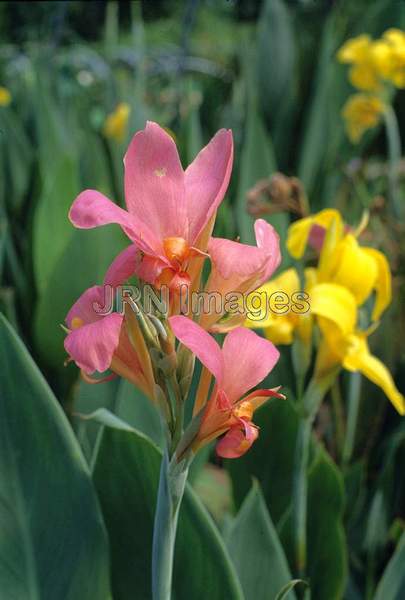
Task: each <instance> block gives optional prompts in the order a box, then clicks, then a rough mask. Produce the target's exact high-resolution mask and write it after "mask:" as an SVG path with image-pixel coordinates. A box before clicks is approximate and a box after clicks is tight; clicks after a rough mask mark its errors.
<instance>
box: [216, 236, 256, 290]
mask: <svg viewBox="0 0 405 600" xmlns="http://www.w3.org/2000/svg"><path fill="white" fill-rule="evenodd" d="M208 253H209V255H210V257H211V262H212V265H213V268H215V269H217V270H218V272H219V274H220V275H221V277H223V278H224V279H231V277H232V276H233V275H238V276H239V277H241V278H242V279H243V280H245V279H250V278H251V277H252V276H253V275H255V274H256V273H260V272H262V271H263V269H264V263H265V260H266V255H265V254H264V252H263V251H262V250H260V249H259V248H257V247H256V246H249V245H247V244H240V243H239V242H232V241H231V240H225V239H222V238H211V240H210V242H209V244H208ZM235 291H236V290H235Z"/></svg>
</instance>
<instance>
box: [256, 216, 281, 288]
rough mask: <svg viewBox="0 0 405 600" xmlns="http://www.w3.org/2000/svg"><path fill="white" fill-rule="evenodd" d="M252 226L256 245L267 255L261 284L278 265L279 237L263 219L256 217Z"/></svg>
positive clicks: (279, 253)
mask: <svg viewBox="0 0 405 600" xmlns="http://www.w3.org/2000/svg"><path fill="white" fill-rule="evenodd" d="M254 227H255V235H256V242H257V247H258V248H260V249H261V250H262V251H264V252H265V253H266V255H267V261H266V270H265V272H264V273H263V281H261V282H260V284H261V283H263V282H264V281H266V280H267V279H269V277H271V276H272V274H273V273H274V271H275V270H276V269H277V267H278V266H279V265H280V262H281V252H280V237H279V235H278V233H277V232H276V230H275V229H274V227H272V225H270V223H267V221H265V220H264V219H257V220H256V221H255V225H254ZM260 284H259V285H260Z"/></svg>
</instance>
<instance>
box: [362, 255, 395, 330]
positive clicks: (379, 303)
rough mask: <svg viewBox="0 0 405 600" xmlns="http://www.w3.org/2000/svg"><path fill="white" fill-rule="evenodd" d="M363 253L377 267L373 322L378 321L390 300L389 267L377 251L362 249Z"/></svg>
mask: <svg viewBox="0 0 405 600" xmlns="http://www.w3.org/2000/svg"><path fill="white" fill-rule="evenodd" d="M363 252H365V253H366V254H368V256H370V257H372V258H373V260H374V262H375V264H376V267H377V276H376V279H375V282H374V289H375V291H376V299H375V303H374V308H373V312H372V315H371V318H372V320H373V321H378V319H379V318H380V316H381V314H382V313H383V312H384V310H385V309H386V308H387V306H389V304H390V303H391V300H392V285H391V271H390V266H389V264H388V260H387V259H386V257H385V256H384V254H383V253H382V252H380V251H379V250H375V249H374V248H363Z"/></svg>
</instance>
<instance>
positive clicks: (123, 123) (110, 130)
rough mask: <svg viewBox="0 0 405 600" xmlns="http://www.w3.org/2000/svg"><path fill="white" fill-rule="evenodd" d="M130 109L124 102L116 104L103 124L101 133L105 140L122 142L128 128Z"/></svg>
mask: <svg viewBox="0 0 405 600" xmlns="http://www.w3.org/2000/svg"><path fill="white" fill-rule="evenodd" d="M130 114H131V107H130V106H129V104H127V103H126V102H120V103H119V104H117V106H116V108H115V110H114V111H113V112H112V113H110V114H109V115H108V116H107V118H106V120H105V123H104V128H103V132H104V135H105V136H106V137H107V138H110V139H113V140H116V141H117V142H123V141H124V140H125V135H126V133H127V128H128V120H129V115H130Z"/></svg>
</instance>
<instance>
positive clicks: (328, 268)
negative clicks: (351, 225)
mask: <svg viewBox="0 0 405 600" xmlns="http://www.w3.org/2000/svg"><path fill="white" fill-rule="evenodd" d="M335 212H336V215H335V216H334V217H333V218H332V219H331V221H330V223H329V226H328V228H327V231H326V235H325V240H324V242H323V244H322V249H321V252H320V255H319V261H318V274H317V277H318V280H319V281H328V280H329V279H330V275H331V273H332V272H333V271H334V269H335V265H336V261H337V259H338V255H337V254H336V247H337V245H338V243H339V241H340V240H341V239H342V237H343V234H344V225H343V221H342V217H341V216H340V213H339V212H337V211H335Z"/></svg>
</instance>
